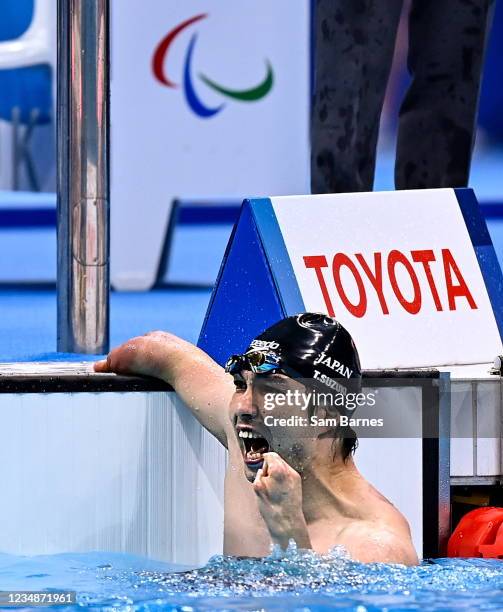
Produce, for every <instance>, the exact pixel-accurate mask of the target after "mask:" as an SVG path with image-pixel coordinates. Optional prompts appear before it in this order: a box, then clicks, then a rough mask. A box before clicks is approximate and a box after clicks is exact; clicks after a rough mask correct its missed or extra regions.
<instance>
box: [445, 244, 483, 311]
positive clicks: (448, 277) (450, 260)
mask: <svg viewBox="0 0 503 612" xmlns="http://www.w3.org/2000/svg"><path fill="white" fill-rule="evenodd" d="M442 258H443V260H444V273H445V285H446V287H447V297H448V299H449V310H456V303H455V301H454V300H455V299H456V298H458V297H465V298H466V299H467V300H468V304H469V305H470V308H471V309H472V310H474V309H476V308H477V304H475V300H474V299H473V297H472V294H471V293H470V290H469V289H468V285H467V284H466V283H465V279H464V278H463V275H462V274H461V272H460V270H459V268H458V265H457V263H456V262H455V260H454V257H453V255H452V253H451V251H450V250H449V249H442ZM451 271H452V272H454V275H455V276H456V278H457V280H458V283H459V284H458V285H453V284H452V274H451Z"/></svg>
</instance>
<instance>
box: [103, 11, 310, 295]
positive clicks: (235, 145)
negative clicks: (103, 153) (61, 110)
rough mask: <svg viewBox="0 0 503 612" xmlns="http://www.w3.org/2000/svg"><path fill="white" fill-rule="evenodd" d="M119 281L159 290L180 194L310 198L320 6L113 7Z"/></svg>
mask: <svg viewBox="0 0 503 612" xmlns="http://www.w3.org/2000/svg"><path fill="white" fill-rule="evenodd" d="M111 22H112V34H111V40H112V72H111V92H112V100H111V123H112V128H111V138H112V160H111V173H112V183H111V201H112V208H111V210H112V213H111V214H112V220H111V276H112V283H113V285H114V286H115V287H116V288H121V289H145V288H148V287H150V286H151V285H152V283H153V282H154V279H155V274H156V270H157V266H158V262H159V257H160V253H161V247H162V242H163V239H164V233H165V229H166V225H167V222H168V217H169V211H170V208H171V204H172V202H173V200H174V199H175V198H181V199H189V200H193V199H195V200H198V199H199V200H201V199H205V200H211V199H214V200H215V201H217V202H218V201H219V199H222V198H223V199H229V198H236V199H237V200H242V199H243V198H244V197H246V196H248V195H250V194H253V195H261V194H271V193H273V194H274V193H277V194H288V193H299V192H300V193H305V192H307V190H308V186H309V180H308V178H309V147H308V113H309V22H310V19H309V2H295V3H292V2H291V1H290V0H275V2H269V1H268V0H253V1H252V0H239V1H238V2H236V0H218V1H217V0H197V1H196V0H185V1H184V2H175V1H174V0H171V1H168V0H149V2H148V3H145V2H141V1H140V0H128V1H127V2H124V3H117V4H116V3H113V6H112V15H111Z"/></svg>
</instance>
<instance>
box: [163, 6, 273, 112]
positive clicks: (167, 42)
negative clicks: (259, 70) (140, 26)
mask: <svg viewBox="0 0 503 612" xmlns="http://www.w3.org/2000/svg"><path fill="white" fill-rule="evenodd" d="M207 17H208V15H207V14H205V13H203V14H201V15H195V16H194V17H191V18H190V19H187V20H186V21H183V22H182V23H180V24H179V25H177V26H176V27H175V28H173V29H172V30H171V31H170V32H169V33H168V34H167V35H166V36H165V37H164V38H163V39H162V40H161V42H160V43H159V45H158V46H157V48H156V50H155V52H154V56H153V58H152V70H153V72H154V76H155V78H156V79H157V81H159V83H161V84H162V85H165V86H166V87H169V88H170V89H178V88H179V87H180V84H179V83H176V82H175V81H173V80H172V79H171V78H169V77H168V76H167V75H166V73H165V71H164V64H165V60H166V58H167V56H168V53H169V50H170V48H171V45H172V43H173V42H174V41H175V39H176V38H177V37H178V35H179V34H180V33H181V32H183V31H184V30H185V29H186V28H188V27H189V26H191V25H193V24H195V23H196V22H198V21H202V20H203V19H206V18H207ZM197 36H198V34H197V32H195V33H194V34H192V37H191V39H190V41H189V45H188V47H187V52H186V53H185V61H184V67H183V78H182V85H183V92H184V95H185V99H186V101H187V104H188V105H189V107H190V109H191V110H192V111H193V112H194V113H195V114H196V115H197V116H198V117H202V118H205V119H208V118H210V117H213V116H214V115H216V114H217V113H219V112H220V111H222V110H223V109H224V108H225V104H224V103H222V104H220V105H219V106H216V107H210V106H208V105H206V104H205V103H204V102H203V100H202V98H201V97H200V95H199V93H198V92H197V91H196V88H195V84H194V75H193V59H194V49H195V46H196V42H197ZM266 69H267V70H266V75H265V78H264V79H263V80H262V81H261V82H260V83H259V84H258V85H255V86H254V87H251V88H249V89H230V88H228V87H224V86H223V85H220V84H219V83H216V82H215V81H213V80H212V79H210V78H209V77H208V76H206V75H204V74H202V73H199V74H198V75H197V76H198V78H199V80H200V81H201V82H202V83H204V84H205V85H206V86H207V87H209V88H210V89H212V90H213V91H216V92H218V93H219V94H220V95H221V96H223V97H224V98H229V99H231V100H236V101H238V102H257V101H258V100H261V99H262V98H264V97H265V96H267V94H268V93H269V92H270V91H271V89H272V87H273V84H274V72H273V69H272V66H271V64H270V62H269V61H267V62H266Z"/></svg>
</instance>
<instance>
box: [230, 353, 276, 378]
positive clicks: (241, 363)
mask: <svg viewBox="0 0 503 612" xmlns="http://www.w3.org/2000/svg"><path fill="white" fill-rule="evenodd" d="M282 369H284V368H283V367H282V366H281V362H280V358H279V357H278V356H277V355H274V354H272V353H264V352H262V351H248V353H245V354H244V355H231V356H230V357H229V359H228V360H227V363H226V364H225V371H226V372H227V373H229V374H238V373H239V372H241V371H242V370H250V371H251V372H253V373H254V374H267V373H269V372H273V371H274V370H282Z"/></svg>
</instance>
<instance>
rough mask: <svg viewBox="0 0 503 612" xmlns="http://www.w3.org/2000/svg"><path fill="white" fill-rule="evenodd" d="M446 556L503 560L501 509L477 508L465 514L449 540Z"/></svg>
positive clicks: (502, 512) (502, 509)
mask: <svg viewBox="0 0 503 612" xmlns="http://www.w3.org/2000/svg"><path fill="white" fill-rule="evenodd" d="M447 555H448V556H449V557H484V558H486V559H503V508H477V509H476V510H472V511H471V512H468V514H465V516H464V517H463V518H462V519H461V520H460V521H459V524H458V526H457V527H456V529H455V530H454V533H453V534H452V535H451V537H450V538H449V544H448V546H447Z"/></svg>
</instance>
